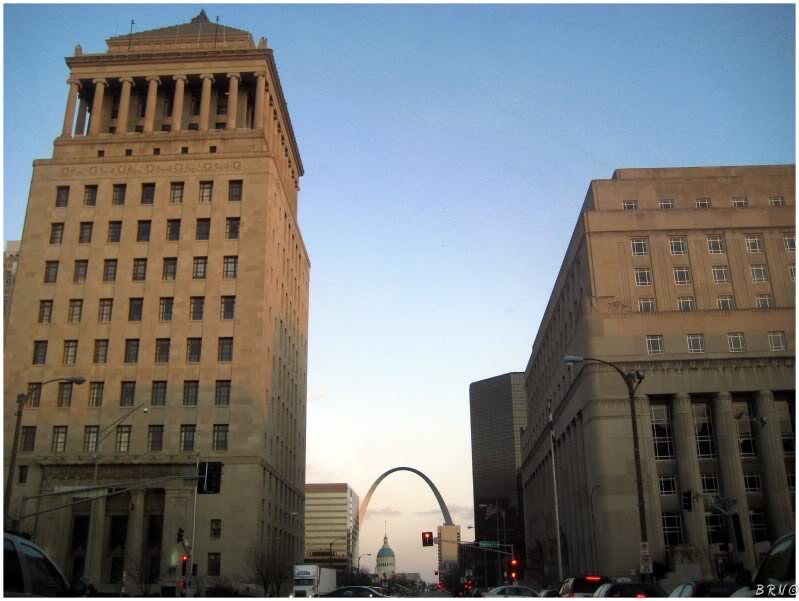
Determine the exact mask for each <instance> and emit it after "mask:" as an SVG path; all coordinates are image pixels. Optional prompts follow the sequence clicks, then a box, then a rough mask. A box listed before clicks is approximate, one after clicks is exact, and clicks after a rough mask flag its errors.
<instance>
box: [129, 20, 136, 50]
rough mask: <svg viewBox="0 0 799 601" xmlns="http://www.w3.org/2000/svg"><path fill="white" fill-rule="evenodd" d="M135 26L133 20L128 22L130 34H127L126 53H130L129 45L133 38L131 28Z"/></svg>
mask: <svg viewBox="0 0 799 601" xmlns="http://www.w3.org/2000/svg"><path fill="white" fill-rule="evenodd" d="M135 24H136V21H134V20H133V19H131V20H130V33H129V34H128V52H130V44H131V42H132V38H133V26H134V25H135Z"/></svg>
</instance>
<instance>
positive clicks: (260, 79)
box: [252, 71, 266, 129]
mask: <svg viewBox="0 0 799 601" xmlns="http://www.w3.org/2000/svg"><path fill="white" fill-rule="evenodd" d="M254 75H255V77H256V79H257V82H256V84H255V111H254V115H253V124H252V127H253V129H263V127H264V96H265V95H266V72H264V71H260V72H257V73H255V74H254Z"/></svg>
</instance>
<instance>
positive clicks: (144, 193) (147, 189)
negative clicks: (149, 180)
mask: <svg viewBox="0 0 799 601" xmlns="http://www.w3.org/2000/svg"><path fill="white" fill-rule="evenodd" d="M154 201H155V184H142V185H141V203H142V204H143V205H151V204H153V202H154Z"/></svg>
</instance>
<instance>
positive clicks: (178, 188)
mask: <svg viewBox="0 0 799 601" xmlns="http://www.w3.org/2000/svg"><path fill="white" fill-rule="evenodd" d="M169 202H170V203H172V204H181V203H182V202H183V182H172V183H171V184H169Z"/></svg>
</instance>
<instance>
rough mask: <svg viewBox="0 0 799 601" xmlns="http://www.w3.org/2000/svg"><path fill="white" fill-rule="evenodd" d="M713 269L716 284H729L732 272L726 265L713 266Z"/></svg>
mask: <svg viewBox="0 0 799 601" xmlns="http://www.w3.org/2000/svg"><path fill="white" fill-rule="evenodd" d="M711 269H712V271H713V283H714V284H729V282H730V271H729V269H727V266H726V265H713V267H712V268H711Z"/></svg>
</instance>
